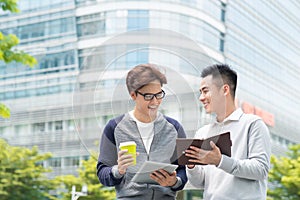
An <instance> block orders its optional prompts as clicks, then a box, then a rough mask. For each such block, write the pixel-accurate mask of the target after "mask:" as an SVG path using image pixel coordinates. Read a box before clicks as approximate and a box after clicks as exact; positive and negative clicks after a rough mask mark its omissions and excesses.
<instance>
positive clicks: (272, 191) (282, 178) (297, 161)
mask: <svg viewBox="0 0 300 200" xmlns="http://www.w3.org/2000/svg"><path fill="white" fill-rule="evenodd" d="M271 164H272V165H273V167H272V169H271V170H270V172H269V183H270V185H271V186H270V188H269V190H268V196H269V197H270V198H269V199H274V200H277V199H288V200H296V199H297V200H298V199H300V144H297V145H293V146H290V147H289V151H288V152H287V157H279V158H277V157H275V156H272V157H271Z"/></svg>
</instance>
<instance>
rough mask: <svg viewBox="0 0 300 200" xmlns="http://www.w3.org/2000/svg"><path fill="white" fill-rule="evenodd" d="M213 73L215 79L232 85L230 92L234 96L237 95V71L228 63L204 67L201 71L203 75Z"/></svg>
mask: <svg viewBox="0 0 300 200" xmlns="http://www.w3.org/2000/svg"><path fill="white" fill-rule="evenodd" d="M209 75H212V78H213V79H219V80H220V81H222V82H219V84H221V85H223V84H228V85H229V87H230V93H231V94H232V96H233V98H234V97H235V91H236V85H237V73H236V72H235V71H234V70H232V69H231V68H230V67H229V66H228V65H227V64H215V65H211V66H208V67H206V68H204V69H203V70H202V72H201V77H202V78H204V77H206V76H209Z"/></svg>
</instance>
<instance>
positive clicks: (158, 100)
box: [151, 96, 161, 103]
mask: <svg viewBox="0 0 300 200" xmlns="http://www.w3.org/2000/svg"><path fill="white" fill-rule="evenodd" d="M160 102H161V99H157V98H156V96H154V97H153V99H151V103H160Z"/></svg>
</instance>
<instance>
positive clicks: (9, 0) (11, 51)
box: [0, 0, 37, 118]
mask: <svg viewBox="0 0 300 200" xmlns="http://www.w3.org/2000/svg"><path fill="white" fill-rule="evenodd" d="M17 2H18V0H0V6H1V9H2V10H3V11H10V12H12V13H18V12H19V9H18V5H17ZM18 44H19V39H18V37H17V36H16V35H14V34H8V35H4V34H3V33H2V32H1V31H0V61H1V60H2V61H4V62H5V63H11V62H19V63H22V64H24V65H28V66H30V67H33V66H34V65H36V64H37V60H36V59H35V58H34V57H32V56H30V55H29V54H27V53H25V52H24V51H20V50H18V49H16V48H15V47H16V46H17V45H18ZM0 117H3V118H9V117H10V111H9V109H8V108H7V107H6V106H5V105H4V104H0Z"/></svg>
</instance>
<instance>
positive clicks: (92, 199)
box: [56, 153, 116, 200]
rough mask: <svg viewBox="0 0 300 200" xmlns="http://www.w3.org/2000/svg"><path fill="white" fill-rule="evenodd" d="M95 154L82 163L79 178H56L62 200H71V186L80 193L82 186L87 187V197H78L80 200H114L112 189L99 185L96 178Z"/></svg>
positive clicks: (66, 176) (69, 176)
mask: <svg viewBox="0 0 300 200" xmlns="http://www.w3.org/2000/svg"><path fill="white" fill-rule="evenodd" d="M95 156H96V153H93V155H92V156H90V158H89V160H86V161H83V163H82V167H81V168H79V170H78V172H79V176H78V177H75V176H73V175H64V176H59V177H56V178H57V181H58V182H61V183H62V185H61V187H62V188H61V189H62V191H68V192H62V193H61V195H62V196H63V197H62V199H63V200H69V199H71V189H72V186H73V185H75V186H76V190H77V191H80V190H81V188H82V186H83V185H84V184H86V185H87V187H88V195H87V196H83V197H80V200H99V199H103V200H114V199H116V194H115V190H114V188H108V187H104V186H103V185H101V184H100V183H99V180H98V177H97V175H96V163H97V160H96V159H95V158H96V157H95Z"/></svg>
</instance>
